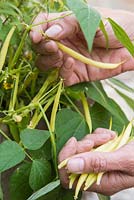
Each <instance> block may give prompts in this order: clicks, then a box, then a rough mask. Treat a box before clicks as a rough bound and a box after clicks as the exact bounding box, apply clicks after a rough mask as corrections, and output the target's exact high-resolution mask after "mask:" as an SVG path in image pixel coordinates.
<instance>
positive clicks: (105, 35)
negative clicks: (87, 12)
mask: <svg viewBox="0 0 134 200" xmlns="http://www.w3.org/2000/svg"><path fill="white" fill-rule="evenodd" d="M100 29H101V31H102V33H103V35H104V37H105V40H106V49H108V47H109V38H108V33H107V31H106V29H105V25H104V23H103V21H102V20H101V21H100Z"/></svg>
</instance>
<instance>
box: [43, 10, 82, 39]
mask: <svg viewBox="0 0 134 200" xmlns="http://www.w3.org/2000/svg"><path fill="white" fill-rule="evenodd" d="M64 15H66V13H62V14H61V17H62V16H64ZM79 30H80V28H79V24H78V22H77V20H76V18H75V16H74V15H69V16H66V17H63V18H60V19H57V20H55V21H53V22H51V23H50V24H49V28H48V29H47V30H46V32H45V33H46V35H47V36H48V37H49V38H52V39H56V40H61V39H66V38H67V37H71V36H74V34H76V33H78V31H79Z"/></svg>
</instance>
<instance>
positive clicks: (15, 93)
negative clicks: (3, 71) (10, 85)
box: [9, 62, 23, 110]
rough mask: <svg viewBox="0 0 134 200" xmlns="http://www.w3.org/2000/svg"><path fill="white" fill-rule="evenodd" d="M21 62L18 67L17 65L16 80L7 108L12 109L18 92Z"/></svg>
mask: <svg viewBox="0 0 134 200" xmlns="http://www.w3.org/2000/svg"><path fill="white" fill-rule="evenodd" d="M22 64H23V62H22V63H21V64H20V65H19V67H18V69H19V71H18V72H17V74H16V80H15V84H14V89H13V93H12V95H11V100H10V104H9V110H14V107H15V103H16V99H17V93H18V85H19V78H20V69H21V66H22Z"/></svg>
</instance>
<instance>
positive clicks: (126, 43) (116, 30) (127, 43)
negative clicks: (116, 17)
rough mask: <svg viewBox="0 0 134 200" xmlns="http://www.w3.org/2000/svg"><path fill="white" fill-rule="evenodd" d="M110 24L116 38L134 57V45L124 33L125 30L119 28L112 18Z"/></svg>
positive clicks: (109, 19)
mask: <svg viewBox="0 0 134 200" xmlns="http://www.w3.org/2000/svg"><path fill="white" fill-rule="evenodd" d="M108 21H109V23H110V24H111V26H112V29H113V31H114V34H115V36H116V37H117V39H118V40H119V41H120V43H121V44H122V45H123V46H124V47H126V48H127V49H128V51H129V52H130V53H131V54H132V56H134V45H133V43H132V42H131V40H130V38H129V36H128V35H127V33H126V32H125V31H124V29H123V28H122V27H121V26H119V24H117V23H116V22H115V21H113V20H112V19H111V18H108Z"/></svg>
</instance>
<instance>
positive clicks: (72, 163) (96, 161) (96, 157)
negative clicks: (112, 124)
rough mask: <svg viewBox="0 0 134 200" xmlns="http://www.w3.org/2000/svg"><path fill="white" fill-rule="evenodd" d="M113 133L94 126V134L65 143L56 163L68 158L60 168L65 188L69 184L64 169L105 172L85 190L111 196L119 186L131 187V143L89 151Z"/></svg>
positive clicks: (133, 179) (133, 144) (133, 175)
mask: <svg viewBox="0 0 134 200" xmlns="http://www.w3.org/2000/svg"><path fill="white" fill-rule="evenodd" d="M104 133H106V134H104ZM114 136H115V134H114V133H113V132H111V131H110V130H106V129H96V131H95V132H94V134H92V135H87V136H86V137H85V138H84V139H83V140H81V141H80V142H77V141H76V139H75V138H71V139H70V140H69V141H68V142H67V144H66V145H65V146H64V147H63V149H62V150H61V152H60V154H59V162H61V161H63V160H64V159H66V158H67V157H70V156H71V157H72V158H71V159H70V160H69V161H68V163H67V166H66V169H64V168H62V169H61V170H60V178H61V182H62V184H63V186H64V187H65V188H68V183H69V179H68V172H69V173H75V174H82V173H92V172H93V173H99V172H106V173H105V174H104V175H103V177H102V180H101V183H100V185H96V184H93V185H92V186H91V187H90V188H89V189H88V191H93V192H97V193H101V194H104V195H109V196H111V195H113V194H115V193H116V192H119V191H121V190H123V189H127V188H131V187H134V155H133V151H134V142H130V143H129V144H127V145H124V146H123V147H122V148H120V149H118V150H116V151H114V152H110V153H108V152H105V153H104V152H91V151H89V150H91V149H92V148H93V147H96V146H98V145H101V144H103V143H105V142H108V141H109V140H110V139H113V138H114ZM104 138H105V139H104ZM88 143H89V144H90V145H88ZM91 144H92V145H91ZM93 144H94V145H93ZM88 146H89V149H88ZM81 147H82V148H81ZM79 148H80V150H79Z"/></svg>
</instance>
